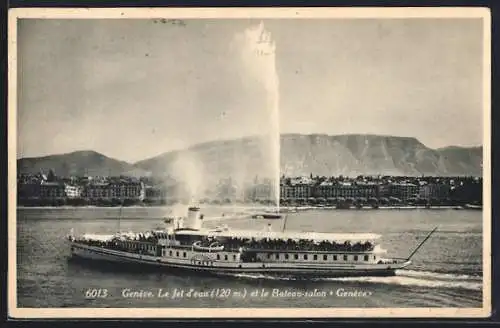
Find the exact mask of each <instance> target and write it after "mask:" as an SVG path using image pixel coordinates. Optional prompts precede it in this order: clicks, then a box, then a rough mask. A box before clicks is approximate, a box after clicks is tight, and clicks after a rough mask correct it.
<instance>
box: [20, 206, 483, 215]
mask: <svg viewBox="0 0 500 328" xmlns="http://www.w3.org/2000/svg"><path fill="white" fill-rule="evenodd" d="M174 206H186V207H187V206H188V205H178V204H177V205H148V206H138V205H133V206H124V207H123V209H138V208H144V209H149V208H151V209H153V208H169V207H174ZM202 207H208V208H211V207H212V208H213V207H215V208H233V209H237V208H245V209H255V210H261V209H264V210H267V211H269V209H270V208H274V207H269V206H263V205H208V206H203V205H202ZM24 209H59V210H71V209H73V210H77V209H120V206H89V205H86V206H68V205H62V206H17V210H24ZM280 209H282V210H283V213H293V212H294V211H297V212H300V211H308V210H336V211H348V210H349V211H368V210H373V211H376V210H475V211H477V210H482V207H477V208H468V207H464V206H458V205H455V206H449V205H448V206H379V207H378V208H373V207H371V206H364V207H362V208H356V207H350V208H336V207H335V206H280Z"/></svg>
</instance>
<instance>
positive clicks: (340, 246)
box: [202, 237, 374, 252]
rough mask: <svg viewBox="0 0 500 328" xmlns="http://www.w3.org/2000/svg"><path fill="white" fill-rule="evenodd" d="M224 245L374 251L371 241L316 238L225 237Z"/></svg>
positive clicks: (248, 247) (230, 246) (210, 240)
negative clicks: (354, 241)
mask: <svg viewBox="0 0 500 328" xmlns="http://www.w3.org/2000/svg"><path fill="white" fill-rule="evenodd" d="M213 242H214V240H213V239H211V238H205V239H204V240H203V241H202V245H203V246H208V245H210V244H211V243H213ZM219 244H220V245H224V246H225V248H226V249H231V250H234V249H239V248H240V247H242V248H246V249H257V250H304V251H332V252H334V251H340V252H368V251H372V250H373V247H374V245H373V244H372V243H370V242H368V241H367V242H364V243H361V242H357V243H354V244H351V242H349V241H346V242H344V243H336V242H331V241H322V242H315V241H314V240H305V239H301V240H298V241H296V240H293V239H287V240H283V239H270V238H265V239H258V240H257V239H255V238H251V239H249V238H235V237H231V238H225V239H224V241H222V242H219Z"/></svg>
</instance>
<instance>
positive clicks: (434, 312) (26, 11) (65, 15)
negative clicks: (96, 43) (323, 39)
mask: <svg viewBox="0 0 500 328" xmlns="http://www.w3.org/2000/svg"><path fill="white" fill-rule="evenodd" d="M28 18H31V19H37V18H38V19H40V18H42V19H155V18H165V19H169V18H171V19H195V18H199V19H202V18H205V19H207V18H219V19H242V18H246V19H250V18H254V19H272V18H273V19H278V18H279V19H341V18H356V19H367V18H373V19H380V18H394V19H408V18H438V19H440V18H481V19H483V27H484V33H483V37H484V40H483V56H484V57H483V97H484V98H483V135H484V137H483V208H484V210H483V306H482V307H481V308H19V307H18V306H17V257H16V249H17V247H16V245H17V244H16V238H17V228H16V207H17V203H16V202H17V199H16V197H17V196H16V195H17V179H16V176H17V159H16V154H17V152H16V145H17V111H16V110H17V109H16V107H17V20H18V19H28ZM8 68H9V70H8V81H9V86H8V90H9V91H8V95H9V97H8V124H9V125H8V172H9V173H8V188H9V200H8V201H9V203H8V204H9V206H8V249H9V254H8V257H9V263H8V313H9V316H10V317H11V318H16V319H28V318H349V317H355V318H370V317H376V318H434V317H440V318H458V317H463V318H465V317H469V318H472V317H488V316H489V315H490V314H491V279H492V277H491V159H490V157H491V145H490V142H491V113H490V112H491V14H490V10H489V8H481V7H434V8H431V7H426V8H424V7H419V8H416V7H406V8H402V7H401V8H375V7H370V8H368V7H358V8H88V9H87V8H78V9H77V8H14V9H10V10H9V17H8ZM131 310H133V311H131Z"/></svg>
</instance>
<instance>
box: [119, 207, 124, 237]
mask: <svg viewBox="0 0 500 328" xmlns="http://www.w3.org/2000/svg"><path fill="white" fill-rule="evenodd" d="M123 203H124V200H122V202H121V204H120V213H119V214H118V234H121V218H122V209H123Z"/></svg>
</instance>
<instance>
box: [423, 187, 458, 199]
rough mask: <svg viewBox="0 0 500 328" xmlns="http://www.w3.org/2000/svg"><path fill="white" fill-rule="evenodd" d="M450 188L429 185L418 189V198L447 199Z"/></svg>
mask: <svg viewBox="0 0 500 328" xmlns="http://www.w3.org/2000/svg"><path fill="white" fill-rule="evenodd" d="M450 191H451V186H450V185H447V184H438V183H429V184H425V185H423V186H421V187H420V192H419V197H420V198H423V199H432V198H434V199H447V198H449V197H450Z"/></svg>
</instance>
